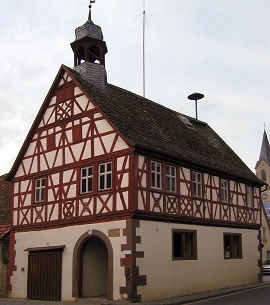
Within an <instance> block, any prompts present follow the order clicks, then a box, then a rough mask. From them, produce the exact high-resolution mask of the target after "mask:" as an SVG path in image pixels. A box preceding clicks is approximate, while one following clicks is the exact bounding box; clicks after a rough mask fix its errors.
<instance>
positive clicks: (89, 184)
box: [81, 166, 94, 194]
mask: <svg viewBox="0 0 270 305" xmlns="http://www.w3.org/2000/svg"><path fill="white" fill-rule="evenodd" d="M93 173H94V169H93V166H88V167H84V168H82V169H81V194H87V193H91V192H93Z"/></svg>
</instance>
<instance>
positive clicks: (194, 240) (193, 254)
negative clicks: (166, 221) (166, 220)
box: [172, 229, 198, 261]
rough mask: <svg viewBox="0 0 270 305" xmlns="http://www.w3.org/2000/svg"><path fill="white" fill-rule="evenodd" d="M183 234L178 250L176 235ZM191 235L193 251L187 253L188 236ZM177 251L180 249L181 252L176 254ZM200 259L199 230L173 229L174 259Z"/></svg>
mask: <svg viewBox="0 0 270 305" xmlns="http://www.w3.org/2000/svg"><path fill="white" fill-rule="evenodd" d="M176 234H177V235H181V237H180V242H181V246H180V250H176V249H175V248H176V246H175V243H176V240H175V235H176ZM188 235H191V239H192V240H191V243H190V246H191V249H190V250H189V251H190V252H191V254H190V255H188V253H187V249H186V247H187V244H186V236H188ZM176 251H180V252H181V254H180V255H179V256H176V255H175V254H176ZM197 259H198V251H197V231H196V230H185V229H172V260H173V261H174V260H197Z"/></svg>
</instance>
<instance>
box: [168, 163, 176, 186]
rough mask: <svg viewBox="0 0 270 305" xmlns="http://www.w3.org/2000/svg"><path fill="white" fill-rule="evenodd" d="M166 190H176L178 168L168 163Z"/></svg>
mask: <svg viewBox="0 0 270 305" xmlns="http://www.w3.org/2000/svg"><path fill="white" fill-rule="evenodd" d="M166 190H167V191H170V192H176V168H175V167H174V166H170V165H166Z"/></svg>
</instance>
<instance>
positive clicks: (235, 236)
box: [223, 233, 243, 259]
mask: <svg viewBox="0 0 270 305" xmlns="http://www.w3.org/2000/svg"><path fill="white" fill-rule="evenodd" d="M226 238H229V247H230V248H229V250H227V247H226V242H227V241H226ZM235 241H236V243H235ZM234 245H237V249H236V250H235V247H234ZM223 251H224V259H242V258H243V246H242V234H241V233H224V234H223ZM227 252H228V254H227Z"/></svg>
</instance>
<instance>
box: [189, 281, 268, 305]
mask: <svg viewBox="0 0 270 305" xmlns="http://www.w3.org/2000/svg"><path fill="white" fill-rule="evenodd" d="M192 304H194V305H269V304H270V286H262V287H258V288H254V289H250V290H245V291H241V292H236V293H232V294H229V295H225V296H220V297H215V298H212V299H208V300H204V301H198V302H193V303H189V305H192Z"/></svg>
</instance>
